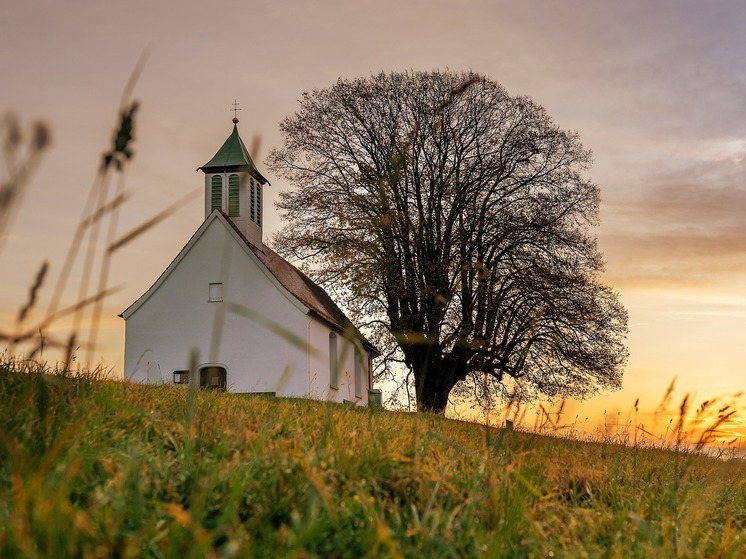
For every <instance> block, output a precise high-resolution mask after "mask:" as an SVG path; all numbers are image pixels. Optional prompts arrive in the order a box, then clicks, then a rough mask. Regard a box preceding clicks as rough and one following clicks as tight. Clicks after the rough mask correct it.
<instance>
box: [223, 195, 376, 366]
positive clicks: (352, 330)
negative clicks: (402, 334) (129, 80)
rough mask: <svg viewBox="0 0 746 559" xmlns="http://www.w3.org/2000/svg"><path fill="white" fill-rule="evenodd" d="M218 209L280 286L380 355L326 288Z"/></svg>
mask: <svg viewBox="0 0 746 559" xmlns="http://www.w3.org/2000/svg"><path fill="white" fill-rule="evenodd" d="M216 211H218V212H220V213H221V214H222V216H223V217H224V218H225V221H226V222H227V223H228V225H230V226H231V227H232V228H233V230H234V231H235V232H236V233H237V234H238V236H239V237H240V238H241V240H243V241H244V243H246V246H247V247H248V248H249V249H250V250H251V252H253V253H254V255H255V256H256V257H257V258H258V259H259V261H260V262H261V263H262V264H263V265H264V267H265V268H267V270H269V272H270V273H271V274H272V275H273V276H274V277H275V279H276V280H277V281H278V282H279V283H280V285H282V287H284V288H285V289H287V290H288V292H290V294H291V295H293V297H295V298H296V299H298V300H299V301H300V302H301V303H303V304H304V305H305V306H306V307H308V309H309V310H310V311H311V312H312V313H313V314H315V315H316V316H317V317H319V318H321V319H322V320H324V321H325V322H328V323H330V324H331V325H332V326H336V327H337V328H338V329H339V330H340V331H342V332H346V333H349V334H351V335H352V336H353V337H355V338H357V339H359V340H360V341H361V342H362V343H363V345H365V346H366V347H367V348H368V349H370V350H372V351H373V352H374V353H376V354H379V351H378V350H377V349H376V348H375V347H374V346H373V345H372V344H371V343H370V342H369V341H368V340H366V339H365V336H363V334H362V333H361V332H360V331H359V330H358V329H357V328H356V327H355V325H354V324H352V322H351V321H350V319H349V318H347V315H345V313H344V312H343V311H342V309H340V308H339V306H337V304H336V303H335V302H334V301H333V300H332V298H331V297H329V294H328V293H327V292H326V291H324V288H322V287H321V286H320V285H318V284H317V283H315V282H314V281H313V280H312V279H311V278H309V277H308V276H307V275H306V274H304V273H303V272H301V271H300V270H299V269H298V268H296V267H295V266H293V265H292V264H291V263H290V262H288V261H287V260H285V259H284V258H283V257H282V256H280V255H279V254H277V253H276V252H275V251H273V250H272V249H271V248H269V247H268V246H267V245H265V244H262V246H261V247H258V246H256V245H254V244H253V243H251V242H250V241H249V240H248V239H247V238H246V237H244V236H243V234H242V233H241V231H239V230H238V228H237V227H236V225H235V224H234V223H233V220H231V219H230V218H229V217H228V216H227V215H226V214H225V213H224V212H222V211H220V210H216Z"/></svg>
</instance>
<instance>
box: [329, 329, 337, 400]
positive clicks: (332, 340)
mask: <svg viewBox="0 0 746 559" xmlns="http://www.w3.org/2000/svg"><path fill="white" fill-rule="evenodd" d="M329 386H331V387H332V388H339V362H338V361H337V335H336V334H335V333H334V332H329Z"/></svg>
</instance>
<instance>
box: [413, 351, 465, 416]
mask: <svg viewBox="0 0 746 559" xmlns="http://www.w3.org/2000/svg"><path fill="white" fill-rule="evenodd" d="M438 361H439V363H437V364H436V363H434V362H433V361H430V362H429V363H427V364H426V365H425V366H424V367H420V368H419V369H420V370H417V368H415V370H414V379H415V394H416V396H417V411H418V412H430V413H437V414H443V413H445V411H446V406H447V405H448V395H449V394H450V393H451V390H452V389H453V387H454V386H455V385H456V382H455V380H454V375H453V374H452V372H450V371H447V370H444V369H443V364H442V362H440V360H438Z"/></svg>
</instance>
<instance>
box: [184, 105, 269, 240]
mask: <svg viewBox="0 0 746 559" xmlns="http://www.w3.org/2000/svg"><path fill="white" fill-rule="evenodd" d="M235 105H237V104H236V103H234V108H233V109H232V110H234V111H236V110H241V109H237V108H236V107H235ZM197 170H198V171H202V172H203V173H205V219H207V216H208V215H210V213H211V212H212V211H213V210H214V209H216V208H217V209H220V210H222V211H223V212H225V213H226V214H228V217H230V219H231V220H232V221H233V223H235V224H236V227H238V230H239V231H241V233H243V234H244V235H245V236H246V238H247V239H249V241H251V242H252V243H253V244H255V245H256V246H259V247H261V246H262V221H263V216H262V200H263V199H264V192H263V188H264V185H265V184H269V182H268V181H267V179H266V178H264V176H263V175H262V174H261V173H260V172H259V171H258V170H257V168H256V165H255V164H254V160H253V159H251V154H250V153H249V150H248V149H246V145H245V144H244V143H243V140H242V139H241V136H239V134H238V118H236V117H235V116H234V117H233V132H232V133H231V135H230V136H228V139H227V140H225V142H223V145H222V146H221V147H220V149H219V150H218V151H217V153H216V154H215V155H214V156H213V157H212V159H210V161H208V162H207V163H205V164H204V165H202V166H201V167H198V168H197Z"/></svg>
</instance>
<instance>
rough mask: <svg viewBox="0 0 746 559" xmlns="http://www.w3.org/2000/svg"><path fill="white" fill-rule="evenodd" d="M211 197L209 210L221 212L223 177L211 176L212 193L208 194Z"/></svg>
mask: <svg viewBox="0 0 746 559" xmlns="http://www.w3.org/2000/svg"><path fill="white" fill-rule="evenodd" d="M210 195H211V198H210V199H211V201H212V202H211V206H210V210H214V209H215V208H217V209H219V210H222V209H223V177H221V176H220V175H213V176H212V191H211V192H210Z"/></svg>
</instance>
